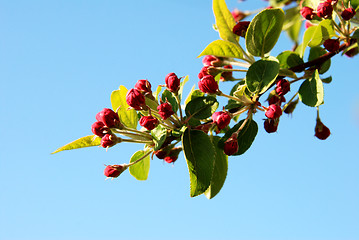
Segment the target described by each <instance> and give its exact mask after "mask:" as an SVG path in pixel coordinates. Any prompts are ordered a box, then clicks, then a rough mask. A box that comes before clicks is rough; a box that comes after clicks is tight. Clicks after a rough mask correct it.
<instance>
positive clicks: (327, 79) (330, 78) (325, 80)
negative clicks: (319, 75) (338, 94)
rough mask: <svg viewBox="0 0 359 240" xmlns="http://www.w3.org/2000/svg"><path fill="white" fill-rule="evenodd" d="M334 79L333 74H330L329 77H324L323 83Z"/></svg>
mask: <svg viewBox="0 0 359 240" xmlns="http://www.w3.org/2000/svg"><path fill="white" fill-rule="evenodd" d="M332 80H333V79H332V76H329V77H327V78H323V79H322V82H323V83H331V82H332Z"/></svg>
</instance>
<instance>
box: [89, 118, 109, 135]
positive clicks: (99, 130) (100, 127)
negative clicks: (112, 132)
mask: <svg viewBox="0 0 359 240" xmlns="http://www.w3.org/2000/svg"><path fill="white" fill-rule="evenodd" d="M106 130H107V127H106V126H105V124H103V122H100V121H97V122H95V123H94V124H92V126H91V131H92V132H93V133H94V134H95V135H97V136H99V137H101V138H102V137H103V136H105V134H106Z"/></svg>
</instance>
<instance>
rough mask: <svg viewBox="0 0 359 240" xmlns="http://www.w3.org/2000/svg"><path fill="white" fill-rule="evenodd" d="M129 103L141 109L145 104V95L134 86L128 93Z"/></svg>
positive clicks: (127, 100) (136, 108)
mask: <svg viewBox="0 0 359 240" xmlns="http://www.w3.org/2000/svg"><path fill="white" fill-rule="evenodd" d="M126 102H127V104H128V105H129V106H130V107H132V108H134V109H135V110H141V109H142V107H143V106H144V105H145V97H144V96H143V95H142V94H141V92H140V91H138V90H137V89H134V88H132V89H131V90H129V91H128V92H127V95H126Z"/></svg>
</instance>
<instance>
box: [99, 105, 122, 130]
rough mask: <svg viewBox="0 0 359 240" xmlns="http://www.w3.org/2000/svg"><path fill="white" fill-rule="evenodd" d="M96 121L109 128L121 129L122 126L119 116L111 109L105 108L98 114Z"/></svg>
mask: <svg viewBox="0 0 359 240" xmlns="http://www.w3.org/2000/svg"><path fill="white" fill-rule="evenodd" d="M96 120H97V121H99V122H102V123H103V124H105V125H106V126H107V127H109V128H113V127H119V125H120V124H121V122H120V118H119V116H118V114H117V113H115V112H114V111H113V110H112V109H109V108H104V109H102V111H101V112H99V113H97V114H96Z"/></svg>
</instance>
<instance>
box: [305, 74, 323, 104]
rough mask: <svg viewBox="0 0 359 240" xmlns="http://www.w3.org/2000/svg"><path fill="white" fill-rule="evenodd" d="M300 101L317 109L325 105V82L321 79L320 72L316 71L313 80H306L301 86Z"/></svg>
mask: <svg viewBox="0 0 359 240" xmlns="http://www.w3.org/2000/svg"><path fill="white" fill-rule="evenodd" d="M299 99H300V100H301V101H302V102H303V103H304V104H305V105H307V106H309V107H317V106H319V105H321V104H323V101H324V89H323V82H322V80H321V79H320V77H319V73H318V70H315V73H313V76H312V78H310V79H307V80H305V81H304V82H303V83H302V85H301V86H300V88H299Z"/></svg>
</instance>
